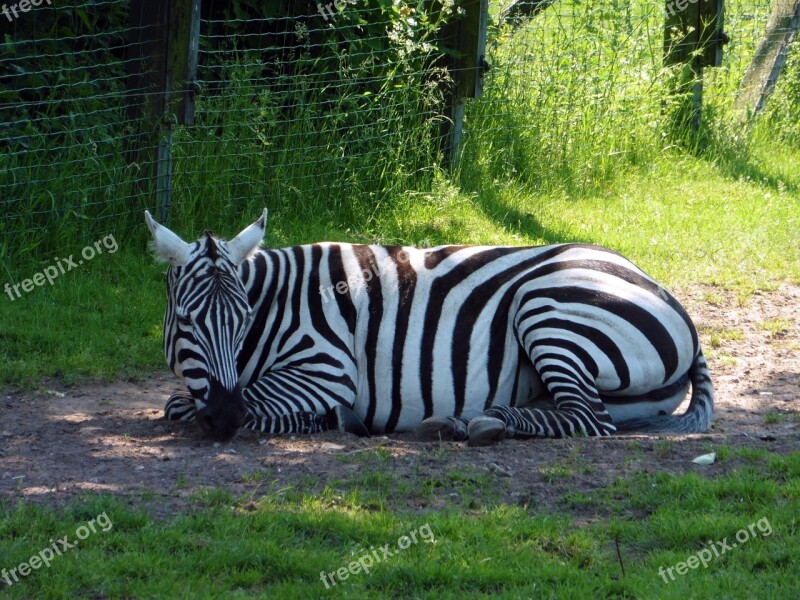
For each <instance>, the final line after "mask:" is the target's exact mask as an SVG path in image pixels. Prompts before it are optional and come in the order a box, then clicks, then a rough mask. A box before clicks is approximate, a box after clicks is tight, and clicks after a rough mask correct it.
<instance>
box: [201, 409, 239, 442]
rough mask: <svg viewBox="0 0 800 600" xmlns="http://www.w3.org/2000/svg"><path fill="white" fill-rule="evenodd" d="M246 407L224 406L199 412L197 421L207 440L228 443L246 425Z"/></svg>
mask: <svg viewBox="0 0 800 600" xmlns="http://www.w3.org/2000/svg"><path fill="white" fill-rule="evenodd" d="M244 417H245V409H244V405H241V407H239V406H235V405H234V406H231V405H222V406H217V407H215V408H210V407H206V408H204V409H202V410H199V411H197V413H196V414H195V421H196V422H197V425H198V426H199V427H200V431H202V432H203V435H205V436H206V437H207V438H210V439H212V440H215V441H218V442H227V441H228V440H230V439H231V438H233V436H235V435H236V432H237V431H239V428H240V427H241V426H242V423H244Z"/></svg>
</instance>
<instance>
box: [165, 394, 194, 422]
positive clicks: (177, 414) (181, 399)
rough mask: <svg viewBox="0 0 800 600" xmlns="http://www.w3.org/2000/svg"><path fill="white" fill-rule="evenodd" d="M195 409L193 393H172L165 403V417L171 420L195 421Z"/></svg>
mask: <svg viewBox="0 0 800 600" xmlns="http://www.w3.org/2000/svg"><path fill="white" fill-rule="evenodd" d="M195 410H196V407H195V404H194V398H192V395H191V394H187V393H184V392H181V393H178V394H172V396H170V397H169V400H167V403H166V404H165V405H164V417H165V418H166V419H167V420H169V421H194V413H195Z"/></svg>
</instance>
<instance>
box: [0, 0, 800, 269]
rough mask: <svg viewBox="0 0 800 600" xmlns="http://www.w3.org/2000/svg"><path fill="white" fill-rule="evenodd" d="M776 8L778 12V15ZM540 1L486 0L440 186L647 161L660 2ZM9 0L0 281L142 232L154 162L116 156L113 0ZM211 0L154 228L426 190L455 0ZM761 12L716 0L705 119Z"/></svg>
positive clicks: (121, 38)
mask: <svg viewBox="0 0 800 600" xmlns="http://www.w3.org/2000/svg"><path fill="white" fill-rule="evenodd" d="M701 1H706V0H701ZM780 1H781V2H785V5H786V6H785V10H784V12H785V13H787V14H789V13H791V12H792V11H793V10H794V9H795V7H796V6H797V2H795V0H780ZM683 3H684V4H686V5H688V4H689V0H686V1H685V2H683ZM207 4H211V3H207ZM289 4H291V6H293V7H294V8H293V11H292V12H291V13H288V12H285V11H284V12H283V13H282V12H281V11H282V10H284V9H285V7H286V6H288V5H289ZM446 4H447V3H446ZM541 4H542V6H541V7H540V10H536V11H531V12H532V13H533V14H532V15H531V16H527V17H525V16H523V17H514V18H513V19H512V18H506V17H507V12H505V11H504V10H503V6H502V5H501V4H499V3H492V5H491V7H490V15H491V16H490V25H489V32H488V44H487V52H486V53H487V59H488V62H489V63H490V65H491V70H490V71H489V72H488V73H487V74H486V77H485V82H484V86H483V89H484V95H483V97H482V98H476V99H471V100H469V101H468V102H467V110H466V119H465V134H464V138H463V148H464V154H463V157H462V161H461V170H462V172H467V171H468V172H469V176H466V177H464V178H462V179H461V180H460V181H461V183H462V184H463V185H467V186H468V187H469V188H470V189H471V190H478V191H480V190H481V189H482V187H483V186H491V185H492V184H493V180H494V179H496V178H497V176H498V174H501V175H502V176H508V177H515V178H520V179H522V180H523V181H524V182H526V183H528V184H534V185H536V184H542V185H544V183H545V182H546V181H547V177H548V173H551V172H553V171H557V172H559V173H560V174H561V175H562V176H563V178H565V179H566V180H568V181H567V183H568V185H574V186H576V187H580V186H586V185H591V184H592V181H602V180H603V177H604V174H607V173H608V172H611V171H613V170H614V169H616V168H618V167H619V165H620V164H622V163H631V162H633V163H636V162H637V161H642V160H646V159H647V156H646V155H647V152H648V151H649V150H648V148H657V147H658V141H659V140H660V139H661V138H663V137H668V136H669V132H670V128H671V127H672V126H673V125H674V120H670V119H671V118H672V117H671V114H672V113H671V110H672V107H673V106H674V105H675V106H677V105H678V104H679V103H680V102H681V99H680V94H676V89H678V90H680V89H682V88H681V87H680V86H676V81H678V80H679V79H680V78H681V77H682V76H683V75H682V74H681V70H682V67H681V66H675V67H664V66H663V53H664V23H665V5H664V4H663V3H654V2H650V1H646V0H603V1H602V2H597V3H584V2H578V1H577V0H575V1H566V0H565V1H560V2H552V3H551V2H546V3H541ZM22 5H23V3H22V2H20V3H18V4H13V5H9V9H10V8H11V7H12V6H13V7H14V10H13V11H9V12H7V13H3V14H0V27H2V32H3V39H2V43H1V44H0V147H2V149H3V153H2V156H0V210H2V214H3V219H2V221H0V260H2V262H3V265H4V270H5V271H6V272H7V274H8V275H9V276H10V277H11V278H13V277H14V271H15V268H14V265H15V264H16V262H17V261H19V260H20V259H22V258H25V257H29V256H40V257H41V259H42V260H44V259H46V258H47V257H49V256H50V254H51V253H52V252H53V251H61V252H64V251H66V250H67V249H69V248H70V247H81V246H83V245H85V243H86V240H87V239H96V236H98V235H101V234H105V233H109V232H113V233H114V234H115V236H116V237H117V239H125V238H126V236H127V235H129V234H130V232H131V231H134V230H135V228H140V227H141V211H142V210H143V209H144V208H151V210H152V208H153V207H154V203H155V199H154V198H155V197H154V193H153V191H154V183H153V181H152V178H153V174H152V172H150V171H149V170H148V169H147V168H145V167H144V165H142V164H141V162H140V161H137V160H136V159H135V158H133V157H134V156H136V150H137V148H136V146H137V144H139V143H140V139H141V131H142V130H143V129H144V130H146V129H147V128H148V127H150V128H153V127H155V128H158V127H159V126H160V124H159V123H154V124H145V125H143V124H142V123H141V122H138V121H137V117H135V116H133V115H134V113H133V112H132V111H131V109H130V108H131V98H134V97H139V98H142V97H145V96H146V95H147V94H149V93H151V91H150V90H147V89H136V88H132V87H131V86H132V82H134V81H139V80H140V79H141V77H140V76H141V73H137V74H135V75H137V77H132V76H131V65H132V59H131V44H132V43H133V42H132V41H131V40H134V39H136V38H137V35H139V34H141V33H142V32H139V31H136V30H135V28H132V27H131V26H130V24H129V23H131V19H130V16H131V15H130V3H129V0H97V1H91V2H81V1H73V2H69V1H68V0H64V1H58V2H52V3H48V2H41V3H40V6H32V5H31V3H25V6H26V7H27V8H28V10H27V11H22V10H21V8H20V7H21V6H22ZM226 6H227V8H225V9H224V10H219V9H218V8H217V9H215V8H213V7H210V6H206V4H203V11H202V19H201V22H200V41H199V55H198V70H197V93H196V100H195V103H196V104H195V120H194V123H193V124H191V125H178V126H175V127H174V128H172V134H171V140H170V141H171V144H170V145H171V150H172V161H173V163H172V170H171V173H172V178H171V182H170V187H171V191H170V194H169V203H170V206H169V215H170V219H171V220H177V221H182V222H191V223H194V222H195V221H197V222H199V223H202V224H206V223H209V222H211V223H219V222H222V221H223V220H224V219H226V218H230V217H231V216H238V215H240V214H241V213H243V212H248V211H252V209H253V207H255V206H258V207H260V206H263V205H267V206H269V207H270V208H276V207H277V208H281V209H283V210H293V208H294V207H297V206H301V205H304V204H305V203H309V202H314V203H315V204H314V205H315V206H318V207H321V208H320V210H322V211H330V213H331V214H334V213H336V214H338V215H339V216H340V218H341V215H342V213H343V212H344V214H345V215H347V218H350V219H351V220H352V221H353V222H354V223H357V222H359V221H361V220H364V219H368V218H369V212H370V210H372V209H373V208H374V207H375V206H379V205H380V204H381V203H382V202H386V201H390V200H391V198H393V197H396V196H398V195H402V194H404V193H408V192H411V191H415V190H416V191H419V190H427V189H430V186H431V182H432V181H433V180H434V179H435V178H436V177H437V176H438V175H439V174H441V173H443V172H444V171H443V170H442V161H443V157H444V155H443V145H442V135H443V132H445V131H446V128H447V127H446V126H447V119H448V113H447V110H448V102H449V100H448V94H449V93H450V90H452V81H453V78H454V77H457V75H458V74H457V73H453V72H452V70H450V71H448V69H446V68H445V67H444V66H443V64H445V62H446V61H445V60H444V59H446V58H447V48H444V47H442V45H441V44H440V43H439V40H438V38H437V32H438V30H439V27H440V26H441V20H442V19H446V18H458V7H457V6H455V7H453V9H452V13H453V14H452V15H450V14H449V13H448V12H447V10H445V11H442V10H441V7H439V8H438V9H437V11H432V10H431V5H430V4H429V3H425V2H419V3H414V2H401V1H395V2H391V1H383V0H363V1H360V2H349V3H339V5H331V6H329V7H326V6H327V5H323V4H322V3H320V4H317V3H316V2H307V3H303V4H302V5H301V3H298V2H293V3H285V2H276V3H274V4H269V5H268V6H266V7H264V8H263V10H262V11H261V13H259V15H257V16H254V14H253V12H252V7H251V11H250V12H241V10H240V11H239V13H237V10H239V9H238V8H237V7H239V4H238V3H236V2H232V3H229V4H228V5H226ZM298 6H300V7H299V8H298ZM775 7H776V4H775V0H734V1H730V2H728V3H727V5H726V7H725V30H726V32H727V33H728V35H729V37H730V43H729V44H728V45H727V46H725V49H724V60H723V63H722V65H721V66H720V67H717V68H713V69H706V70H705V72H704V74H703V80H704V87H703V102H704V105H703V106H704V108H703V111H704V112H703V115H704V118H705V119H709V120H713V119H715V118H720V119H723V118H724V119H728V118H729V117H730V115H732V114H733V112H734V111H735V109H736V106H737V105H736V99H737V96H738V94H739V92H738V90H739V86H740V84H741V82H742V79H743V77H744V76H745V73H746V72H747V71H748V68H750V67H751V63H752V62H753V57H754V56H755V55H756V54H757V49H758V48H759V44H763V43H764V41H765V39H769V38H773V39H775V40H778V39H779V38H780V40H782V41H781V44H780V46H781V48H782V51H783V52H784V54H785V53H786V49H787V48H788V47H789V44H788V41H787V40H790V38H791V32H792V28H793V27H794V28H796V20H795V21H794V22H793V21H792V20H791V18H788V19H786V18H784V20H783V21H781V22H780V23H778V25H777V26H774V27H773V28H772V29H771V30H770V29H769V27H768V25H769V23H770V17H771V15H773V12H774V10H775ZM789 16H790V17H791V15H789ZM437 19H439V20H437ZM765 33H766V37H765ZM796 46H797V44H794V46H793V47H794V48H795V50H794V51H793V52H791V53H790V54H789V58H788V63H787V67H786V69H787V71H788V72H789V73H790V74H789V75H788V76H787V81H788V84H786V85H788V86H789V87H788V88H786V89H787V90H788V91H786V90H784V91H782V89H783V88H781V86H782V85H783V80H781V82H779V84H778V92H777V94H778V96H777V98H778V99H777V100H776V103H777V105H779V106H782V107H783V109H785V110H789V108H792V107H795V108H792V110H795V109H796V106H797V100H796V99H793V98H792V93H793V90H796V89H797V88H798V86H797V79H798V77H797V75H794V73H796V72H797V71H798V60H797V56H796V55H797V54H798V53H797V51H796ZM137 64H138V63H137ZM756 79H758V78H756ZM792 86H794V87H792ZM781 103H783V104H781ZM731 118H732V117H731ZM731 122H733V121H731ZM620 131H623V132H625V135H620ZM642 140H648V142H647V143H643V142H642ZM650 142H652V143H650ZM462 175H463V173H462ZM484 175H485V176H484ZM458 177H459V175H458V174H456V175H455V178H456V181H457V182H458V181H459V179H458ZM354 198H358V199H359V200H358V201H354ZM254 214H256V213H254ZM320 216H322V217H324V216H325V215H324V214H323V215H320Z"/></svg>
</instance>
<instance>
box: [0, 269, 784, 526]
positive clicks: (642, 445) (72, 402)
mask: <svg viewBox="0 0 800 600" xmlns="http://www.w3.org/2000/svg"><path fill="white" fill-rule="evenodd" d="M680 299H681V300H682V301H683V302H684V304H685V306H686V307H687V309H688V311H689V313H690V314H691V315H692V318H693V319H694V320H695V323H696V324H697V326H698V327H699V329H700V332H701V338H702V340H703V343H704V347H705V349H706V354H707V355H708V357H709V364H710V368H711V372H712V377H713V378H714V383H715V387H716V391H717V412H716V418H715V422H714V425H713V428H712V430H711V432H710V433H708V434H702V435H692V436H681V437H667V436H615V437H612V438H604V439H568V440H535V441H517V440H508V441H506V442H504V443H502V444H498V445H495V446H492V447H488V448H469V447H467V446H466V444H463V443H451V444H430V443H418V442H416V441H414V440H413V438H412V436H410V435H390V436H377V437H373V438H369V439H360V438H356V437H354V436H351V435H344V434H338V433H326V434H323V435H319V436H310V437H307V438H305V437H265V436H263V435H259V434H256V433H253V432H242V433H241V434H240V435H239V436H238V437H237V438H236V439H235V440H234V441H232V442H230V443H226V444H213V443H210V442H207V441H205V440H203V439H201V438H200V436H199V435H198V434H197V432H196V431H195V429H194V428H193V427H192V426H190V425H184V424H180V423H170V422H167V421H165V420H164V419H163V418H162V408H163V405H164V401H165V400H166V398H167V397H168V396H169V394H171V393H173V392H174V391H177V390H178V389H179V388H178V384H177V381H176V379H175V378H174V377H173V376H172V375H171V374H166V373H160V374H156V375H154V376H153V377H152V378H149V379H148V380H147V381H135V382H121V383H114V384H102V383H95V384H84V385H80V386H74V387H65V386H63V385H61V384H59V383H58V382H52V381H51V382H47V383H46V384H45V386H44V387H43V389H42V390H41V391H39V392H35V393H22V392H19V391H14V390H7V391H5V392H4V393H2V394H1V395H0V500H4V499H5V500H11V501H14V500H15V499H27V500H34V501H41V502H45V503H48V504H54V505H61V504H64V503H66V502H68V501H70V500H72V499H74V498H75V497H77V496H80V495H82V494H87V493H88V494H94V493H102V492H107V493H110V494H113V495H116V496H119V497H122V498H123V499H127V500H128V501H129V502H131V503H137V504H139V503H140V502H142V500H144V501H145V502H146V504H147V505H149V506H152V507H154V510H155V512H156V513H157V514H169V513H171V512H174V511H175V510H180V509H181V508H182V507H185V506H186V505H187V504H188V502H189V501H190V500H191V499H192V498H193V497H196V496H197V494H198V491H200V490H203V489H206V488H208V487H221V488H224V489H226V490H228V491H230V492H231V493H232V494H234V495H235V496H240V495H245V496H247V495H250V497H252V498H253V499H258V498H259V497H260V496H261V495H263V494H265V493H267V492H269V491H271V490H272V491H273V492H274V490H280V489H294V490H297V491H301V492H307V493H310V494H318V493H319V492H321V491H322V490H323V489H324V488H325V487H326V486H328V487H329V488H330V489H331V490H334V492H335V491H337V490H338V491H341V492H342V493H344V492H346V491H347V490H349V489H354V488H356V487H359V486H361V488H368V487H369V486H370V485H381V482H383V484H386V483H387V478H388V482H389V483H390V484H391V482H396V483H397V490H398V493H397V494H396V495H394V497H393V500H392V506H393V507H394V508H402V509H407V510H418V509H426V508H441V507H444V506H459V507H465V508H467V509H469V508H470V507H474V506H476V505H480V504H483V501H482V500H481V498H484V499H485V501H487V502H497V501H502V502H513V503H517V504H521V505H525V506H530V507H531V508H535V509H536V510H552V511H555V510H564V509H566V510H569V511H570V512H571V513H573V514H575V516H579V517H580V516H581V515H580V514H579V513H581V509H580V508H579V507H577V508H576V507H575V506H569V507H565V506H564V505H563V498H564V496H565V494H569V493H574V494H584V495H589V494H591V493H592V492H593V491H595V490H598V489H600V488H605V487H607V486H609V485H610V484H612V483H613V482H614V481H615V480H616V479H617V478H618V477H619V476H621V475H625V474H630V473H633V472H639V471H646V472H655V471H670V472H679V473H680V472H689V471H698V472H700V473H702V474H704V475H707V476H709V477H714V476H717V475H719V474H722V473H725V472H728V471H730V469H732V468H734V467H735V466H737V465H739V464H742V461H741V459H739V458H737V453H736V452H731V453H729V454H730V456H729V458H728V459H727V460H723V461H719V462H717V463H715V464H714V465H710V466H699V465H695V464H693V463H692V462H691V461H692V459H693V458H694V457H696V456H697V455H699V454H702V453H704V452H708V451H710V450H711V449H715V448H720V447H724V446H727V447H728V448H730V449H735V448H738V447H742V446H746V447H750V448H762V449H766V450H769V451H772V452H778V453H787V452H791V451H796V450H799V449H800V403H798V398H799V397H800V321H799V320H798V319H799V318H798V307H800V286H796V285H789V284H785V285H783V286H781V287H780V288H778V289H777V290H775V291H771V292H764V293H758V294H756V295H754V296H752V297H750V298H749V299H748V300H747V301H746V302H745V303H741V304H740V303H739V302H738V301H737V298H736V296H735V295H734V294H733V293H730V292H726V291H724V290H719V289H717V288H711V287H706V288H702V289H696V290H693V291H691V292H690V293H687V294H683V295H680ZM376 473H377V474H379V475H380V476H381V478H382V479H381V478H379V479H377V480H376V479H374V478H373V479H370V477H369V476H370V475H371V474H373V475H374V474H376ZM371 482H372V483H371ZM375 482H377V483H375ZM403 483H405V485H401V484H403ZM389 495H390V496H392V494H389ZM576 513H578V514H576ZM590 515H591V513H589V512H588V511H587V514H586V515H585V516H587V517H589V516H590Z"/></svg>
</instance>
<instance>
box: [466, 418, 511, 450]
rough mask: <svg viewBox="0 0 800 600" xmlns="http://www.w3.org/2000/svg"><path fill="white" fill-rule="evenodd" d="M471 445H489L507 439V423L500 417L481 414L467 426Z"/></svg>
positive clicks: (468, 442)
mask: <svg viewBox="0 0 800 600" xmlns="http://www.w3.org/2000/svg"><path fill="white" fill-rule="evenodd" d="M467 433H468V434H469V439H468V440H467V445H469V446H488V445H489V444H493V443H494V442H499V441H500V440H504V439H506V424H505V423H503V421H501V420H500V419H496V418H494V417H486V416H484V415H481V416H479V417H475V418H474V419H472V420H471V421H470V422H469V427H468V428H467Z"/></svg>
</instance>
